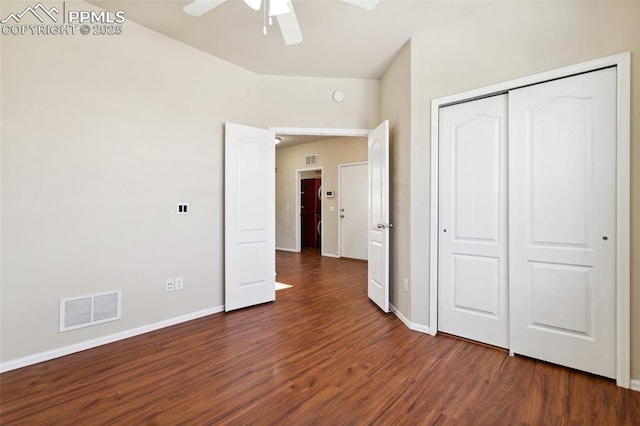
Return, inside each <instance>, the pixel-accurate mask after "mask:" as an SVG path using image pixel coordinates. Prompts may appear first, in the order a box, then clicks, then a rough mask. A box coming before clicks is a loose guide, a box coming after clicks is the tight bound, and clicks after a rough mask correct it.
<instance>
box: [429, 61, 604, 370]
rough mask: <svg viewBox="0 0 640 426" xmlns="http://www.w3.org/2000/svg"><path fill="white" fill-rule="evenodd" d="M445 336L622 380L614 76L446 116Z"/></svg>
mask: <svg viewBox="0 0 640 426" xmlns="http://www.w3.org/2000/svg"><path fill="white" fill-rule="evenodd" d="M439 132H440V134H439V188H438V189H439V200H438V201H439V203H438V209H439V223H438V233H439V235H438V329H439V330H440V331H443V332H446V333H450V334H454V335H458V336H462V337H465V338H469V339H473V340H476V341H480V342H485V343H488V344H491V345H495V346H499V347H503V348H507V349H509V350H510V351H511V352H513V353H516V354H520V355H525V356H530V357H533V358H537V359H541V360H545V361H549V362H553V363H556V364H560V365H565V366H568V367H572V368H576V369H579V370H584V371H588V372H591V373H595V374H599V375H602V376H606V377H615V376H616V276H615V273H616V272H615V266H616V251H615V248H616V241H615V238H616V69H615V68H606V69H602V70H598V71H593V72H589V73H584V74H580V75H576V76H572V77H567V78H562V79H557V80H553V81H549V82H545V83H540V84H535V85H531V86H527V87H523V88H519V89H515V90H511V91H508V92H507V93H505V94H500V95H496V96H492V97H488V98H484V99H479V100H473V101H469V102H465V103H460V104H456V105H451V106H445V107H442V108H441V109H440V114H439Z"/></svg>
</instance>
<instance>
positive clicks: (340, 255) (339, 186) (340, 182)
mask: <svg viewBox="0 0 640 426" xmlns="http://www.w3.org/2000/svg"><path fill="white" fill-rule="evenodd" d="M363 165H366V166H367V169H368V167H369V162H368V161H356V162H355V163H341V164H338V253H337V254H338V256H337V257H342V221H341V220H340V215H341V214H342V169H343V168H344V167H352V166H363ZM368 260H369V259H367V261H368Z"/></svg>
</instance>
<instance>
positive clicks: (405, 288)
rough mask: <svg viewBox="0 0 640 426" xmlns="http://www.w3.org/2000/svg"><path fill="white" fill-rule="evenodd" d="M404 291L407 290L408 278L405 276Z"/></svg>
mask: <svg viewBox="0 0 640 426" xmlns="http://www.w3.org/2000/svg"><path fill="white" fill-rule="evenodd" d="M404 291H406V292H407V293H408V292H409V280H408V279H406V278H405V279H404Z"/></svg>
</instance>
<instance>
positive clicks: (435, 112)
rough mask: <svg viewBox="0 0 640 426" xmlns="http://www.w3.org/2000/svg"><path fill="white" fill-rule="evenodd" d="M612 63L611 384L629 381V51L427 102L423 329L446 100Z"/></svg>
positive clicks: (434, 320)
mask: <svg viewBox="0 0 640 426" xmlns="http://www.w3.org/2000/svg"><path fill="white" fill-rule="evenodd" d="M612 66H615V67H617V90H618V93H617V110H618V116H617V124H616V236H617V237H616V241H617V247H616V383H617V385H618V386H620V387H623V388H629V386H630V379H631V352H630V341H631V316H630V299H631V297H630V296H631V287H630V265H631V260H630V259H631V258H630V252H631V250H630V190H631V169H630V158H631V157H630V140H631V53H630V52H624V53H621V54H618V55H613V56H608V57H606V58H602V59H596V60H593V61H589V62H584V63H582V64H577V65H572V66H568V67H564V68H560V69H556V70H552V71H547V72H543V73H540V74H535V75H532V76H528V77H524V78H519V79H515V80H511V81H507V82H504V83H499V84H495V85H492V86H487V87H483V88H479V89H475V90H470V91H467V92H463V93H458V94H455V95H451V96H446V97H442V98H438V99H434V100H432V101H431V223H430V236H429V239H430V256H429V257H430V258H429V262H430V276H429V313H430V318H429V329H430V332H431V334H432V335H435V334H436V333H437V330H438V221H439V217H438V188H439V182H438V179H439V176H438V175H439V173H438V172H439V171H438V144H439V133H438V131H439V129H438V123H439V110H440V107H442V106H446V105H449V104H454V103H460V102H465V101H470V100H473V99H477V98H481V97H486V96H490V95H494V94H498V93H505V92H507V91H509V90H512V89H515V88H518V87H523V86H527V85H531V84H537V83H542V82H545V81H549V80H554V79H557V78H563V77H569V76H571V75H575V74H580V73H584V72H589V71H595V70H598V69H601V68H606V67H612Z"/></svg>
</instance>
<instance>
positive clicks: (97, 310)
mask: <svg viewBox="0 0 640 426" xmlns="http://www.w3.org/2000/svg"><path fill="white" fill-rule="evenodd" d="M121 299H122V291H121V290H115V291H110V292H107V293H98V294H92V295H88V296H82V297H73V298H67V299H61V300H60V331H61V332H62V331H69V330H75V329H76V328H82V327H89V326H91V325H96V324H102V323H103V322H109V321H115V320H119V319H120V318H121V316H122V302H121Z"/></svg>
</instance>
